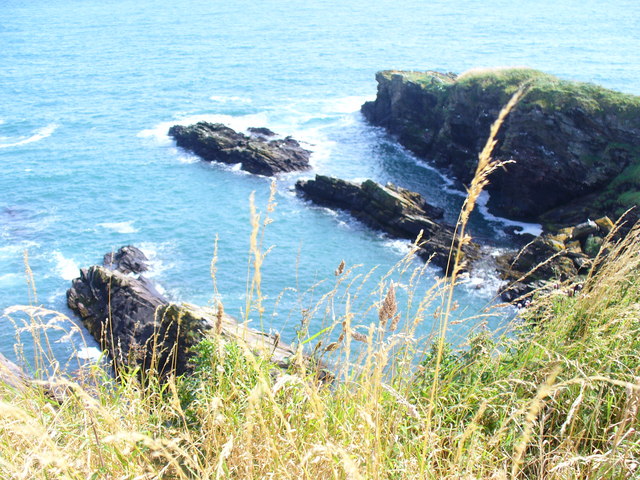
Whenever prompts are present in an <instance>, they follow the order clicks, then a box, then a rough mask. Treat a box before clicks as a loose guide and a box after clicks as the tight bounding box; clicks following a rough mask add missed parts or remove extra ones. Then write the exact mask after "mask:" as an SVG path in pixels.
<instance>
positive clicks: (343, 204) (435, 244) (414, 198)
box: [296, 175, 478, 269]
mask: <svg viewBox="0 0 640 480" xmlns="http://www.w3.org/2000/svg"><path fill="white" fill-rule="evenodd" d="M296 189H297V190H298V191H299V192H300V193H302V194H303V195H304V196H305V197H306V198H308V199H309V200H311V201H313V202H314V203H317V204H319V205H323V206H326V207H330V208H338V209H343V210H346V211H348V212H349V213H350V214H351V215H353V216H354V217H355V218H357V219H358V220H360V221H362V222H363V223H365V224H366V225H368V226H370V227H372V228H375V229H377V230H382V231H383V232H386V233H388V234H389V235H391V236H392V237H396V238H406V239H409V240H415V239H416V237H417V236H418V235H419V234H420V232H422V237H421V241H420V244H419V246H420V250H419V251H418V254H419V255H420V256H421V257H423V258H425V259H428V258H431V259H432V260H431V261H432V262H433V263H434V264H435V265H438V266H439V267H442V268H444V269H447V265H448V261H449V251H450V250H451V246H452V244H453V241H454V229H453V227H451V226H450V225H446V224H445V223H443V222H442V221H441V220H440V219H441V218H442V216H443V211H442V209H440V208H437V207H434V206H432V205H429V204H428V203H427V202H426V201H425V200H424V198H423V197H422V196H421V195H420V194H418V193H416V192H411V191H409V190H406V189H404V188H400V187H397V186H395V185H392V184H387V185H386V186H382V185H380V184H379V183H376V182H374V181H372V180H365V181H364V182H362V183H361V184H357V183H354V182H349V181H346V180H342V179H339V178H333V177H327V176H324V175H316V177H315V179H313V180H300V181H298V182H297V183H296ZM438 220H440V221H438ZM463 254H464V256H465V259H466V260H473V259H475V258H477V256H478V247H477V245H475V244H473V243H470V244H467V245H465V246H464V247H463Z"/></svg>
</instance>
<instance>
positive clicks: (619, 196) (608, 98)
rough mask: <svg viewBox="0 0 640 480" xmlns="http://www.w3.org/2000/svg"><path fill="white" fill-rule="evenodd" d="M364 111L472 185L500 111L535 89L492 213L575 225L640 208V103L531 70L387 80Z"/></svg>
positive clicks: (505, 145) (497, 182)
mask: <svg viewBox="0 0 640 480" xmlns="http://www.w3.org/2000/svg"><path fill="white" fill-rule="evenodd" d="M376 79H377V81H378V93H377V98H376V100H375V101H373V102H367V103H365V104H364V105H363V106H362V113H363V114H364V116H365V117H366V118H367V119H368V120H369V121H370V122H371V123H373V124H374V125H378V126H381V127H384V128H385V129H387V130H388V131H389V132H390V133H391V134H393V135H396V136H397V138H398V141H399V142H400V143H401V144H402V145H403V146H405V147H406V148H408V149H409V150H411V151H412V152H414V153H415V154H417V155H418V156H420V157H422V158H425V159H427V160H430V161H433V162H435V163H436V165H437V166H440V167H442V168H445V169H447V170H449V171H450V172H451V173H453V175H454V176H456V177H457V178H458V179H459V180H461V181H462V182H464V183H468V182H469V181H470V180H471V178H472V177H473V175H474V173H475V170H476V165H477V160H478V154H479V152H480V151H481V150H482V148H483V146H484V144H485V143H486V141H487V138H488V136H489V130H490V126H491V124H492V123H493V122H494V121H495V119H496V118H497V116H498V113H499V111H500V109H501V108H502V107H503V106H504V105H505V104H506V103H507V102H508V100H509V98H510V97H511V96H512V95H513V93H514V92H515V91H516V90H517V89H518V87H519V86H520V85H522V84H524V83H526V84H528V86H529V87H528V90H527V93H526V95H525V96H524V97H523V99H522V100H521V101H520V102H519V103H518V104H517V105H516V107H515V108H514V109H513V110H512V112H511V113H510V114H509V116H508V117H507V119H506V121H505V123H504V124H503V125H502V128H501V130H500V133H499V135H498V138H497V140H498V143H497V145H496V148H495V149H494V158H495V159H497V160H500V161H512V160H513V161H514V163H510V164H508V165H506V167H505V169H501V170H498V171H496V172H495V173H494V174H493V175H492V176H491V178H490V184H489V186H488V191H489V192H490V200H489V204H488V206H489V208H490V210H491V211H492V212H494V213H497V214H499V215H502V216H506V217H509V218H513V219H522V220H535V221H538V222H542V223H543V224H545V225H549V226H556V227H559V226H568V225H575V224H576V223H579V222H582V221H584V219H585V218H592V219H595V218H600V217H603V216H609V217H610V218H617V217H618V216H619V215H621V214H622V213H623V212H624V211H625V210H626V209H628V208H629V207H632V206H633V205H637V204H640V97H638V96H634V95H628V94H623V93H620V92H615V91H612V90H608V89H605V88H602V87H599V86H596V85H592V84H587V83H578V82H570V81H565V80H560V79H558V78H556V77H554V76H552V75H548V74H545V73H543V72H539V71H536V70H532V69H527V68H508V69H493V70H471V71H469V72H467V73H464V74H462V75H459V76H458V75H456V74H453V73H447V74H444V73H438V72H433V71H427V72H402V71H383V72H379V73H378V74H377V75H376Z"/></svg>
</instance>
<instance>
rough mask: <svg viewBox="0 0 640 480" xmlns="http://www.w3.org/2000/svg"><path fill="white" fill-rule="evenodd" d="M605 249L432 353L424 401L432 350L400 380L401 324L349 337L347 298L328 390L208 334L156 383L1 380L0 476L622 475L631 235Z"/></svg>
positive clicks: (409, 344) (634, 271) (636, 297)
mask: <svg viewBox="0 0 640 480" xmlns="http://www.w3.org/2000/svg"><path fill="white" fill-rule="evenodd" d="M616 248H617V250H616V251H615V252H614V255H615V258H616V260H615V261H613V262H610V263H606V264H605V265H604V266H603V267H602V268H601V270H600V272H599V273H598V275H596V276H594V277H593V278H590V279H589V280H588V282H587V283H586V284H585V289H584V290H583V291H582V293H581V294H580V295H579V296H576V297H568V296H566V295H562V294H558V295H557V296H552V297H546V298H540V299H538V301H537V302H536V303H535V306H534V307H533V308H532V309H531V310H530V311H529V312H528V314H527V316H526V320H525V321H524V322H521V323H520V324H519V326H518V333H517V334H516V335H510V336H505V337H503V338H497V339H496V338H493V339H492V338H490V337H489V336H488V335H486V334H485V335H482V334H481V335H478V336H476V337H474V338H472V339H470V340H469V342H468V345H467V346H466V347H462V348H461V349H459V350H457V351H454V350H452V349H451V348H445V350H444V355H443V357H442V362H441V364H440V365H439V367H438V374H437V388H436V389H435V395H433V389H432V387H433V385H434V380H435V378H436V375H435V370H436V366H435V363H436V361H435V359H436V357H437V354H436V353H434V352H435V351H436V350H437V348H435V347H434V348H433V350H430V351H429V352H431V353H429V352H427V355H426V358H423V359H422V361H421V363H420V366H419V368H417V369H415V368H414V369H409V368H408V365H410V364H412V363H413V364H414V365H415V362H416V360H417V359H419V358H422V357H421V355H422V353H421V348H422V345H421V344H416V343H414V342H413V341H412V340H411V338H409V335H410V333H411V332H410V328H409V327H407V328H406V329H405V330H404V331H402V332H393V331H390V328H389V325H386V324H385V322H384V321H381V322H380V323H378V324H373V325H371V326H370V328H369V330H368V331H367V333H368V334H367V335H364V336H360V335H357V334H356V333H355V331H354V330H352V329H351V328H350V326H349V325H350V323H351V320H353V315H354V313H353V312H351V311H350V309H349V306H348V305H346V308H345V309H344V310H343V314H342V316H340V318H339V319H338V320H337V322H336V325H337V328H338V329H342V330H343V332H344V333H345V335H344V337H343V340H342V341H341V343H340V344H339V345H334V347H330V348H328V350H333V351H331V353H330V354H328V355H331V357H330V358H329V360H331V359H333V360H334V361H335V362H336V364H337V365H347V364H348V365H349V368H343V369H339V372H338V373H339V380H340V381H339V382H338V383H336V384H335V385H333V386H326V385H319V384H318V383H317V382H316V381H315V380H314V379H313V378H310V377H307V376H305V375H302V374H300V373H299V372H300V371H301V370H300V369H299V368H298V367H296V365H295V364H294V366H293V367H292V369H291V371H290V372H288V373H287V374H286V375H279V376H278V377H274V376H273V375H272V374H271V372H272V371H273V370H272V368H271V366H270V365H269V364H268V362H266V361H265V360H263V359H256V358H255V357H254V356H253V355H252V354H251V353H249V352H248V350H247V349H245V348H244V347H243V346H242V345H237V344H226V345H225V344H222V343H217V342H216V341H210V342H207V343H205V344H203V345H202V346H201V347H200V349H199V351H200V355H199V360H198V361H197V370H196V374H194V375H191V376H189V377H188V378H181V379H174V380H172V381H170V382H169V383H168V384H166V385H164V386H161V385H150V386H148V387H147V388H142V387H141V386H140V385H139V384H138V382H137V380H136V376H135V375H134V374H132V375H131V376H128V377H125V378H124V379H123V381H122V382H121V383H118V384H115V383H113V381H111V380H110V377H109V375H108V373H107V372H106V371H104V369H103V368H102V367H95V368H94V369H93V370H92V371H91V372H88V375H87V378H88V379H89V380H92V382H85V383H84V384H83V385H81V384H80V383H78V382H77V381H74V382H71V381H69V380H60V386H61V387H65V388H66V389H67V391H68V392H67V396H66V399H65V400H64V401H63V402H62V404H60V405H58V404H57V403H56V402H54V401H52V400H51V399H49V398H48V397H47V396H45V395H43V394H42V392H41V391H38V390H37V389H27V390H26V391H24V392H16V391H14V390H12V389H11V388H10V387H8V386H5V385H2V386H0V399H1V402H0V409H1V410H2V416H1V417H0V452H1V457H0V458H1V460H0V472H2V474H1V476H2V478H7V479H9V478H242V479H246V478H269V475H274V478H296V479H297V478H315V479H317V478H510V477H511V475H512V474H513V475H514V477H516V478H594V479H595V478H625V475H626V474H627V473H629V472H632V471H633V469H634V468H635V469H637V468H638V458H640V436H639V434H638V432H637V431H636V430H635V428H636V427H637V425H638V421H639V420H640V419H639V417H638V413H639V408H638V407H639V404H640V382H639V377H640V366H639V362H638V357H637V352H638V351H639V349H640V324H639V318H640V280H639V269H640V232H638V230H636V231H635V232H633V236H632V237H631V238H630V239H629V241H628V242H627V244H625V245H624V246H618V247H616ZM345 275H349V273H348V272H345V273H344V274H342V276H339V277H338V279H337V282H341V281H349V280H348V279H347V278H346V277H344V278H343V276H345ZM388 291H389V290H388V289H387V294H386V296H385V295H383V296H382V297H383V298H384V301H381V302H380V303H378V304H376V305H372V306H373V307H374V308H379V309H380V310H381V311H383V312H386V313H383V314H382V315H381V318H382V319H385V318H387V320H388V319H389V318H393V317H394V315H395V314H394V311H395V310H396V309H398V308H399V309H400V310H401V311H402V310H403V309H404V308H406V306H398V305H397V304H396V303H395V299H394V298H390V295H389V293H388ZM440 293H442V292H437V291H434V292H431V295H432V297H433V298H435V299H437V298H438V295H439V294H440ZM391 297H392V296H391ZM414 300H415V299H414ZM403 307H404V308H403ZM316 311H319V310H316ZM416 320H419V318H417V319H416ZM469 321H472V320H471V319H470V320H469ZM343 322H344V323H343ZM354 345H360V346H362V348H360V349H356V348H354ZM336 347H337V348H336ZM334 348H336V349H335V350H334ZM349 356H350V358H351V360H350V361H347V360H346V359H347V358H349ZM338 359H340V362H339V363H338V362H337V360H338ZM91 384H94V385H97V386H93V387H91V386H89V385H91ZM144 475H146V476H144ZM629 478H630V477H629Z"/></svg>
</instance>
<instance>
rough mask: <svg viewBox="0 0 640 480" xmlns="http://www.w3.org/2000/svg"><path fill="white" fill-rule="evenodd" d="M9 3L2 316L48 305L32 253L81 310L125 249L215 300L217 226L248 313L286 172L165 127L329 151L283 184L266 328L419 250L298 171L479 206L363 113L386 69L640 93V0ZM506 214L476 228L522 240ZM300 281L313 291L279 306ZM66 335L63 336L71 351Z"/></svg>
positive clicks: (3, 39)
mask: <svg viewBox="0 0 640 480" xmlns="http://www.w3.org/2000/svg"><path fill="white" fill-rule="evenodd" d="M1 3H2V4H1V5H0V45H1V47H2V48H0V105H1V106H2V107H1V108H0V166H1V168H2V175H1V176H0V311H3V310H5V309H7V308H8V307H10V306H12V305H16V304H28V303H29V302H34V300H33V299H32V298H31V296H30V293H29V288H28V285H27V281H26V276H25V268H24V262H23V252H24V251H25V250H26V251H28V256H29V265H30V268H31V269H32V271H33V276H34V279H35V283H36V288H37V300H35V302H34V303H35V304H41V305H44V306H45V307H47V308H53V309H57V310H60V311H62V312H64V313H66V314H68V315H71V314H70V312H69V311H68V310H66V307H65V297H64V294H65V291H66V289H67V288H68V287H69V285H70V279H72V278H74V277H75V276H77V274H78V268H79V267H84V266H88V265H91V264H94V263H96V262H98V261H100V259H101V257H102V255H103V254H104V253H105V252H106V251H109V250H111V249H114V248H118V247H119V246H121V245H124V244H135V245H138V246H140V247H142V248H143V250H145V251H146V252H147V253H148V254H149V255H150V256H151V258H152V260H153V265H154V270H153V272H152V275H153V276H154V278H155V279H156V280H157V281H158V282H159V283H160V284H161V285H162V286H163V288H164V289H165V290H166V292H167V295H168V296H169V297H171V298H172V299H174V300H181V301H189V302H193V303H198V304H207V303H209V302H211V301H212V296H213V287H212V282H211V278H210V262H211V258H212V255H213V245H214V239H215V237H216V235H217V236H218V238H219V240H218V248H219V253H218V263H217V281H218V289H219V291H220V294H221V299H222V301H223V302H224V303H225V307H226V310H227V311H228V312H230V313H233V314H236V315H241V313H242V308H243V305H244V296H245V292H246V279H247V262H248V258H249V234H250V228H251V227H250V222H249V197H250V194H251V192H255V197H256V204H257V206H258V209H259V210H262V211H264V209H265V206H266V201H267V198H268V195H269V186H270V181H269V180H268V179H265V178H260V177H254V176H250V175H248V174H245V173H242V172H239V171H237V170H234V169H231V168H228V167H223V166H220V165H212V164H207V163H203V162H199V161H197V159H195V158H194V157H192V156H191V155H189V154H187V153H186V152H183V151H180V150H178V149H176V148H175V145H174V144H173V143H172V142H171V141H170V140H169V139H168V138H167V137H166V130H167V129H168V127H169V126H170V125H172V124H174V123H177V122H180V123H189V122H191V121H195V120H199V119H208V120H215V121H222V122H224V123H228V124H230V125H231V126H232V127H234V128H246V127H248V126H267V127H269V128H271V129H272V130H274V131H276V132H278V133H279V134H282V135H293V136H294V137H296V138H297V139H299V140H301V141H303V142H306V143H307V145H308V147H309V148H310V149H312V150H313V151H314V154H313V157H312V164H313V167H314V168H313V171H311V172H306V173H304V174H292V175H288V176H283V177H280V178H279V179H278V184H277V194H276V201H277V203H278V205H277V207H276V210H275V212H274V213H273V218H274V222H273V223H272V224H271V225H269V226H268V227H267V231H266V236H265V241H264V244H265V246H273V249H272V250H271V252H270V253H269V255H268V256H267V260H266V261H265V265H264V275H263V293H264V294H265V295H266V296H267V297H268V298H267V299H266V300H265V305H266V307H267V310H266V311H267V312H268V314H267V316H266V317H265V322H266V323H267V326H268V327H269V328H272V329H274V330H283V332H282V335H283V338H285V339H288V340H291V339H292V338H293V336H294V331H293V325H294V324H295V323H297V321H298V318H297V316H298V317H299V310H300V308H299V302H300V301H301V300H300V293H299V292H304V291H306V290H307V289H308V288H309V287H310V286H312V285H313V284H314V283H315V282H316V281H318V280H321V279H325V278H329V279H330V280H329V281H330V282H332V281H333V280H331V278H332V277H333V271H334V270H335V268H336V266H337V265H338V264H339V263H340V261H341V260H342V259H344V260H345V261H346V263H347V265H348V266H351V265H356V264H362V265H363V267H362V269H361V270H362V271H363V272H366V271H368V270H369V269H370V268H372V267H374V266H376V265H380V267H379V268H378V270H377V271H376V273H375V274H374V275H373V277H372V278H373V279H374V280H375V279H376V278H379V277H380V276H381V275H382V273H383V272H385V271H386V270H387V269H388V268H390V266H392V265H393V264H395V263H396V262H397V261H398V260H399V259H401V258H402V256H403V255H404V253H405V252H406V244H405V243H403V242H397V241H391V240H389V239H387V238H384V237H383V236H382V235H379V234H377V233H376V232H371V231H370V230H368V229H366V228H363V227H362V226H361V225H359V224H358V223H356V222H353V221H351V220H350V219H349V217H348V216H346V215H344V214H334V213H331V212H329V211H327V210H325V209H321V208H317V207H313V206H311V205H309V204H307V203H306V202H304V201H302V200H300V199H298V198H297V197H296V196H295V195H294V194H293V193H292V192H291V188H292V185H293V184H294V183H295V180H296V179H297V178H299V177H301V176H310V175H313V174H315V173H316V172H317V173H323V174H331V175H337V176H340V177H343V178H348V179H364V178H374V179H376V180H378V181H383V182H386V181H393V182H394V183H397V184H400V185H402V186H405V187H408V188H412V189H415V190H418V191H420V192H421V193H423V194H424V195H425V196H426V197H427V198H428V199H429V200H430V201H431V202H432V203H434V204H437V205H440V206H444V207H445V208H446V209H447V212H448V213H447V216H448V218H449V219H450V220H452V219H454V218H455V212H456V210H457V208H459V206H460V204H461V202H462V196H461V194H460V192H457V191H455V189H454V188H453V187H452V186H451V184H450V182H448V181H447V180H446V179H445V178H443V177H441V176H440V175H439V174H438V173H436V172H434V171H433V170H431V169H430V168H428V167H427V166H426V165H424V164H422V163H420V162H417V161H416V160H415V159H414V158H413V157H411V156H410V155H408V154H407V153H406V152H404V151H403V150H402V149H401V148H399V147H398V146H397V145H396V144H395V143H394V142H393V140H392V139H390V138H388V137H387V136H386V135H385V134H384V132H382V131H380V130H379V129H376V128H373V127H370V126H368V125H366V124H365V123H364V122H363V119H362V118H361V116H360V114H359V113H358V108H359V106H360V104H361V103H362V102H363V101H365V100H366V99H370V98H372V97H374V96H375V90H376V83H375V80H374V74H375V72H376V71H377V70H380V69H386V68H397V69H415V70H424V69H436V70H444V71H455V72H461V71H464V70H466V69H469V68H473V67H491V66H501V65H528V66H531V67H535V68H540V69H542V70H545V71H548V72H550V73H554V74H557V75H559V76H561V77H563V78H568V79H576V80H581V81H591V82H595V83H600V84H603V85H605V86H607V87H610V88H615V89H619V90H622V91H625V92H629V93H635V94H640V64H639V62H638V56H637V55H638V52H639V51H640V28H638V25H640V4H638V3H637V2H632V1H612V2H606V3H604V2H595V1H580V2H578V1H565V2H555V1H554V2H551V1H539V2H535V3H531V2H526V3H525V2H512V1H511V2H507V1H458V2H447V1H431V2H425V1H417V0H412V1H402V0H400V1H398V0H395V1H388V0H381V1H380V0H379V1H376V2H371V1H366V2H365V1H361V0H345V1H341V2H337V1H315V2H306V3H303V2H296V3H294V2H284V1H264V2H242V1H241V2H235V3H230V2H218V1H214V0H208V1H196V0H194V1H182V0H175V1H173V2H171V4H170V5H163V6H160V4H158V2H148V1H132V0H120V1H115V2H104V1H100V2H98V1H95V0H85V1H82V2H80V1H72V0H59V1H55V2H50V1H38V0H32V1H30V2H23V1H13V0H4V1H3V2H1ZM502 227H503V224H501V223H500V222H496V221H490V220H489V219H487V218H486V217H483V216H482V215H477V216H476V218H475V219H474V228H475V231H476V233H477V234H479V235H480V236H482V237H484V238H489V239H494V240H495V241H496V242H497V243H498V244H504V243H505V242H506V241H507V239H505V238H503V236H502V235H501V233H500V232H501V228H502ZM437 274H438V272H437V270H433V271H429V272H428V274H427V275H426V277H427V278H425V279H424V280H422V282H423V283H421V284H420V288H422V289H424V288H427V287H428V286H429V284H430V283H431V282H432V281H433V280H432V278H433V276H434V275H437ZM399 281H402V279H399ZM494 286H495V285H494V284H493V283H492V282H491V281H490V280H487V279H486V278H485V279H481V280H474V281H472V282H470V284H468V285H466V286H462V287H461V288H460V289H459V291H458V293H457V297H456V298H457V301H458V302H459V304H460V305H461V307H462V308H461V310H463V311H464V312H465V314H471V313H474V312H477V311H480V310H481V309H482V308H483V307H485V306H486V305H487V304H488V303H489V302H490V301H491V297H492V294H493V288H494ZM286 287H295V288H296V289H297V290H296V291H294V290H288V291H287V292H288V293H287V294H286V295H285V297H284V298H283V300H282V302H281V303H280V306H279V307H278V312H279V314H278V315H277V316H274V315H272V312H273V310H274V305H275V303H276V299H277V297H278V294H279V293H280V292H281V291H283V289H285V288H286ZM476 287H480V288H476ZM323 288H325V287H323V286H320V287H318V289H317V292H318V294H321V293H322V292H323V291H324V290H323ZM305 298H306V297H305ZM304 301H307V300H304ZM291 311H293V312H294V313H293V314H289V313H288V312H291ZM295 312H297V313H295ZM296 315H297V316H296ZM13 318H14V319H15V318H16V316H15V315H13ZM360 320H361V321H367V320H366V318H364V317H363V318H361V319H360ZM319 321H320V320H319V319H315V320H314V322H316V323H312V326H311V330H314V329H318V328H320V325H319V323H318V322H319ZM2 322H3V323H2V325H3V326H4V328H2V330H0V352H2V353H5V354H7V355H9V356H13V342H14V328H13V326H12V324H11V322H10V321H9V320H7V319H6V318H5V319H3V320H2ZM499 322H500V319H494V320H493V323H492V325H493V326H495V325H497V324H498V323H499ZM422 328H423V329H424V331H425V332H424V333H426V332H428V331H429V329H430V328H431V326H430V325H428V322H427V324H425V325H423V327H422ZM459 328H461V330H460V333H461V334H462V333H464V331H465V330H464V328H462V327H459ZM54 336H55V334H54ZM59 336H60V335H59ZM62 340H63V341H61V342H60V343H55V344H54V349H55V350H56V351H57V352H59V353H60V354H64V353H65V352H68V351H71V349H72V345H71V343H70V342H68V341H66V340H65V339H62Z"/></svg>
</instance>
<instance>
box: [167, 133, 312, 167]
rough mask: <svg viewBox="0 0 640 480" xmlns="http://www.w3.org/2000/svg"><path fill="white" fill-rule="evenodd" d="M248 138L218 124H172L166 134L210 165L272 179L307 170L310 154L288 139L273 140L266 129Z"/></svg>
mask: <svg viewBox="0 0 640 480" xmlns="http://www.w3.org/2000/svg"><path fill="white" fill-rule="evenodd" d="M248 132H249V135H245V134H243V133H239V132H236V131H235V130H233V129H231V128H229V127H227V126H225V125H223V124H221V123H208V122H199V123H196V124H194V125H189V126H184V125H174V126H173V127H171V128H170V129H169V135H170V136H171V137H173V138H174V139H175V141H176V144H177V145H178V146H179V147H182V148H184V149H186V150H189V151H191V152H193V153H195V154H196V155H198V156H199V157H201V158H202V159H204V160H207V161H209V162H222V163H227V164H231V165H233V164H240V168H241V169H242V170H245V171H247V172H250V173H253V174H256V175H264V176H269V177H270V176H273V175H276V174H278V173H286V172H294V171H298V170H306V169H308V168H310V165H309V157H310V155H311V152H309V151H308V150H305V149H304V148H302V147H301V146H300V144H299V143H298V142H297V141H296V140H295V139H293V138H291V137H286V138H284V139H279V138H274V137H275V136H276V134H275V133H274V132H272V131H271V130H269V129H268V128H249V129H248Z"/></svg>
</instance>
